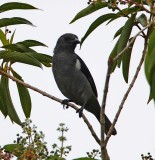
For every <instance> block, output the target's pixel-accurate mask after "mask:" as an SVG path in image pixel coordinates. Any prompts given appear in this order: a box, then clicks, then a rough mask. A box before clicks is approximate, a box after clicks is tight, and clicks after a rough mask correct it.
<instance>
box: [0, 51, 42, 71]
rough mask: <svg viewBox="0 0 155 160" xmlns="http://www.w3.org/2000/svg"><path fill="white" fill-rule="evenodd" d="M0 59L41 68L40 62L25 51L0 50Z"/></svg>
mask: <svg viewBox="0 0 155 160" xmlns="http://www.w3.org/2000/svg"><path fill="white" fill-rule="evenodd" d="M0 59H4V60H5V61H11V62H20V63H25V64H30V65H33V66H36V67H40V68H42V65H41V63H40V62H39V61H38V60H37V59H36V58H34V57H32V56H30V55H28V54H26V53H20V52H7V51H0Z"/></svg>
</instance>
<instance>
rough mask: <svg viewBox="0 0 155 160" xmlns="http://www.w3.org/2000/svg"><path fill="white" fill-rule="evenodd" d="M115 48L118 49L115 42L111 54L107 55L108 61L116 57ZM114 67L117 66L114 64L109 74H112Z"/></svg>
mask: <svg viewBox="0 0 155 160" xmlns="http://www.w3.org/2000/svg"><path fill="white" fill-rule="evenodd" d="M117 47H118V41H117V42H116V44H115V46H114V48H113V50H112V51H111V53H110V55H109V59H114V58H115V57H116V56H117ZM116 66H117V62H114V64H113V66H112V70H111V73H112V72H114V70H115V68H116Z"/></svg>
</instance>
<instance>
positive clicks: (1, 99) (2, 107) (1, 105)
mask: <svg viewBox="0 0 155 160" xmlns="http://www.w3.org/2000/svg"><path fill="white" fill-rule="evenodd" d="M4 98H5V97H4V95H3V92H2V84H1V81H0V110H1V112H2V114H3V115H4V117H6V116H7V115H8V112H7V107H6V106H5V104H4Z"/></svg>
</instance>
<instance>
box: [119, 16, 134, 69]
mask: <svg viewBox="0 0 155 160" xmlns="http://www.w3.org/2000/svg"><path fill="white" fill-rule="evenodd" d="M135 17H136V14H133V15H132V16H131V18H129V19H128V20H127V21H126V23H125V25H124V27H123V29H122V32H121V35H120V38H119V42H118V47H117V53H120V52H121V51H122V50H123V49H124V48H125V47H126V45H127V43H128V41H129V38H130V34H131V31H132V27H133V26H134V21H135ZM117 63H118V67H120V64H121V61H120V60H119V61H118V62H117Z"/></svg>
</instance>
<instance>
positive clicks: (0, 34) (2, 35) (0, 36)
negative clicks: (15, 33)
mask: <svg viewBox="0 0 155 160" xmlns="http://www.w3.org/2000/svg"><path fill="white" fill-rule="evenodd" d="M0 40H1V42H2V44H3V45H7V44H8V40H7V38H6V34H5V33H4V32H3V31H2V30H1V29H0Z"/></svg>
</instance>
